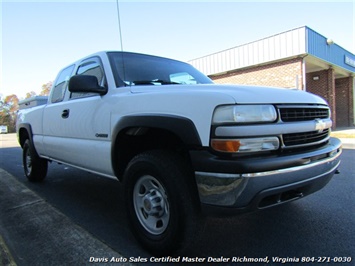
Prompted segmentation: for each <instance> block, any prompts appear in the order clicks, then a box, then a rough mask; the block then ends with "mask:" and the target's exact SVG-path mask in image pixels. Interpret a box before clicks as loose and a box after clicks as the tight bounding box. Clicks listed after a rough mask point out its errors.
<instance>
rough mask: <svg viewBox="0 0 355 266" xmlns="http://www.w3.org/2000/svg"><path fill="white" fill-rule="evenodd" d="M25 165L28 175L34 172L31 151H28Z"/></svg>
mask: <svg viewBox="0 0 355 266" xmlns="http://www.w3.org/2000/svg"><path fill="white" fill-rule="evenodd" d="M25 165H26V174H27V175H30V174H31V171H32V158H31V154H30V150H29V149H27V151H26V155H25Z"/></svg>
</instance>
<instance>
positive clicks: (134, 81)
mask: <svg viewBox="0 0 355 266" xmlns="http://www.w3.org/2000/svg"><path fill="white" fill-rule="evenodd" d="M331 126H332V121H331V118H330V110H329V107H328V105H327V103H326V102H325V101H324V100H323V99H321V98H320V97H318V96H315V95H313V94H309V93H306V92H303V91H299V90H289V89H280V88H269V87H248V86H239V85H228V86H227V85H217V84H214V83H213V82H212V81H211V80H210V79H209V78H208V77H206V76H205V75H203V74H202V73H200V72H199V71H197V70H196V69H194V68H193V67H192V66H191V65H189V64H186V63H183V62H179V61H175V60H171V59H166V58H161V57H156V56H150V55H143V54H136V53H128V52H99V53H96V54H93V55H90V56H88V57H86V58H83V59H81V60H79V61H77V62H75V63H73V64H71V65H69V66H67V67H66V68H64V69H63V70H61V71H60V72H59V74H58V76H57V78H56V80H55V82H54V84H53V87H52V89H51V93H50V95H49V98H48V103H47V104H45V105H41V106H36V107H33V108H28V109H23V110H20V111H19V114H18V121H17V134H18V140H19V143H20V144H21V147H22V148H23V167H24V171H25V174H26V176H27V178H28V179H29V180H30V181H42V180H43V179H44V178H45V176H46V174H47V164H48V162H52V161H54V162H59V163H64V164H68V165H71V166H74V167H77V168H80V169H83V170H86V171H89V172H93V173H96V174H99V175H102V176H106V177H110V178H115V179H118V180H119V181H121V182H122V183H123V186H124V191H125V195H124V199H125V201H126V204H125V205H126V206H127V212H128V217H129V219H130V225H131V227H132V232H133V233H134V235H135V236H136V238H137V239H138V240H139V241H140V243H141V244H142V245H143V246H144V247H146V248H147V249H148V250H149V251H150V252H152V253H155V254H167V253H168V252H171V251H173V250H176V249H178V248H179V247H182V246H186V245H187V244H188V243H191V239H192V238H194V236H195V233H197V232H198V231H199V229H201V227H202V223H203V221H204V219H203V217H204V215H203V214H205V213H207V214H213V215H223V214H236V213H240V212H246V211H252V210H258V209H264V208H268V207H271V206H275V205H279V204H282V203H286V202H290V201H293V200H296V199H299V198H302V197H304V196H306V195H309V194H311V193H313V192H315V191H317V190H319V189H321V188H322V187H324V186H325V185H326V184H327V183H328V181H329V180H330V179H331V178H332V176H333V174H334V173H336V171H337V168H338V166H339V163H340V160H339V157H340V154H341V142H340V141H339V140H338V139H335V138H331V137H330V130H331Z"/></svg>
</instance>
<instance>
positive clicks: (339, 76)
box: [189, 26, 355, 128]
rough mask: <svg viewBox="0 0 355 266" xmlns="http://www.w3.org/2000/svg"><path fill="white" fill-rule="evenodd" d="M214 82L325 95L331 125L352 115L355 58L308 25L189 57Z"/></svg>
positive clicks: (342, 123)
mask: <svg viewBox="0 0 355 266" xmlns="http://www.w3.org/2000/svg"><path fill="white" fill-rule="evenodd" d="M189 63H190V64H192V65H194V66H195V67H196V68H197V69H199V70H200V71H201V72H203V73H205V74H207V75H208V76H209V77H210V78H211V79H213V80H214V82H216V83H222V84H248V85H263V86H273V87H283V88H290V89H291V88H297V89H299V90H305V91H308V92H311V93H315V94H317V95H320V96H321V97H323V98H324V99H325V100H326V101H327V102H328V103H329V105H330V107H331V109H332V118H333V128H335V127H349V126H353V125H354V124H355V120H354V119H355V118H354V109H355V101H354V76H355V56H354V54H352V53H350V52H349V51H347V50H345V49H343V48H342V47H340V46H339V45H337V44H335V43H334V42H333V41H332V40H331V39H327V38H326V37H324V36H322V35H320V34H319V33H317V32H315V31H314V30H312V29H310V28H309V27H306V26H305V27H300V28H297V29H293V30H290V31H287V32H283V33H280V34H277V35H274V36H271V37H267V38H265V39H262V40H258V41H255V42H251V43H248V44H245V45H241V46H238V47H234V48H231V49H228V50H225V51H221V52H218V53H215V54H212V55H207V56H204V57H201V58H197V59H194V60H191V61H189Z"/></svg>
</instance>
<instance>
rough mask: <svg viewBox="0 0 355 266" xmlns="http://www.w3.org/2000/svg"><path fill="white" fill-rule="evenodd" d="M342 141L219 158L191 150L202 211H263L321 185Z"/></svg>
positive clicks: (330, 172) (336, 163) (334, 166)
mask: <svg viewBox="0 0 355 266" xmlns="http://www.w3.org/2000/svg"><path fill="white" fill-rule="evenodd" d="M340 154H341V142H340V140H338V139H335V138H331V139H330V140H329V143H328V144H327V145H326V146H323V147H321V148H318V149H316V150H312V151H308V152H303V153H297V154H292V155H283V156H274V157H265V158H257V159H255V158H254V159H253V158H231V159H222V158H219V157H217V156H215V155H213V154H211V153H209V152H208V151H192V152H191V158H192V162H193V165H194V169H195V178H196V183H197V188H198V192H199V196H200V201H201V203H202V206H203V208H204V209H206V210H208V211H212V212H218V213H220V212H221V211H222V212H223V213H227V214H233V213H238V212H246V211H252V210H256V209H264V208H267V207H271V206H274V205H279V204H282V203H285V202H289V201H292V200H295V199H298V198H301V197H304V196H306V195H309V194H311V193H313V192H315V191H317V190H319V189H321V188H323V187H324V186H325V185H326V184H327V183H328V182H329V180H330V179H331V178H332V176H333V175H334V173H335V172H336V170H337V168H338V166H339V164H340V159H339V157H340Z"/></svg>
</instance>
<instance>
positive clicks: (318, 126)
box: [314, 118, 327, 133]
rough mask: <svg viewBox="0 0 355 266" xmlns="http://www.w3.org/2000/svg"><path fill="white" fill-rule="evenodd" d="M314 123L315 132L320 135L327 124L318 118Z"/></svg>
mask: <svg viewBox="0 0 355 266" xmlns="http://www.w3.org/2000/svg"><path fill="white" fill-rule="evenodd" d="M314 122H315V123H316V125H315V130H317V131H318V133H322V132H323V130H324V129H325V127H326V126H327V124H326V123H325V122H324V121H323V120H322V119H320V118H317V119H316V120H315V121H314Z"/></svg>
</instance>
